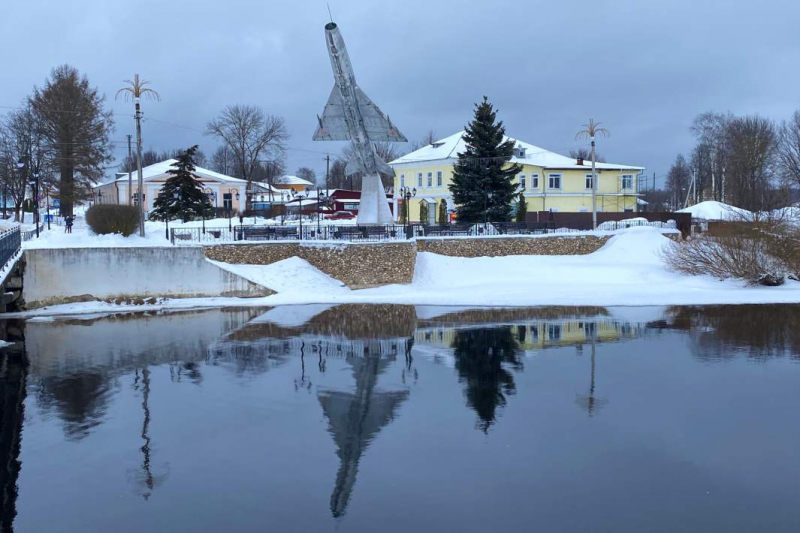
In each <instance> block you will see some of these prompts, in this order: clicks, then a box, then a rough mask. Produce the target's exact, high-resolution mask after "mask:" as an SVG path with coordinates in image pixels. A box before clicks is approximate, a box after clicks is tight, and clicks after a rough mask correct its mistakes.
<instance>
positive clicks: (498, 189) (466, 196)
mask: <svg viewBox="0 0 800 533" xmlns="http://www.w3.org/2000/svg"><path fill="white" fill-rule="evenodd" d="M496 120H497V113H495V111H494V108H493V107H492V104H490V103H489V100H488V99H487V98H486V97H485V96H484V97H483V102H482V103H480V104H476V105H475V118H474V119H473V121H472V122H471V123H470V124H469V125H468V126H467V128H466V131H465V132H464V141H465V142H466V144H467V149H466V151H464V152H463V153H460V154H458V162H457V163H456V165H455V168H454V171H453V181H452V183H451V184H450V192H451V193H452V194H453V201H454V202H455V204H456V214H457V216H458V220H460V221H464V222H481V221H483V220H484V217H485V216H487V218H488V219H489V220H490V221H492V222H507V221H509V220H510V219H511V201H512V199H513V198H514V194H515V193H516V189H517V187H516V185H514V183H513V180H514V176H515V175H516V174H517V173H519V172H520V170H522V167H520V166H519V165H517V164H514V165H511V166H507V163H508V161H509V160H510V159H511V157H512V155H513V154H514V141H513V140H511V139H507V140H506V139H505V127H504V126H503V122H502V121H499V122H495V121H496Z"/></svg>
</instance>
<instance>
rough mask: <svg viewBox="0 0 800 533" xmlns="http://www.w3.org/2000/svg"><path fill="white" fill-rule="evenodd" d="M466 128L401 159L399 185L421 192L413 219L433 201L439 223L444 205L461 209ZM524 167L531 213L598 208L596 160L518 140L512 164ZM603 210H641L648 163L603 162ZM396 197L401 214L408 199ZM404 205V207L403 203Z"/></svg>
mask: <svg viewBox="0 0 800 533" xmlns="http://www.w3.org/2000/svg"><path fill="white" fill-rule="evenodd" d="M463 135H464V132H463V131H461V132H458V133H456V134H454V135H451V136H450V137H447V138H445V139H442V140H440V141H436V142H435V143H433V144H429V145H427V146H424V147H422V148H420V149H419V150H416V151H414V152H411V153H410V154H408V155H405V156H403V157H401V158H399V159H395V160H394V161H392V162H391V163H389V165H390V166H391V167H392V168H393V169H394V172H395V177H394V188H395V190H396V191H397V190H400V188H401V187H411V188H412V189H416V195H415V196H414V197H413V198H412V199H411V201H410V202H409V211H410V218H411V220H412V221H419V214H420V205H421V203H423V202H426V203H427V204H428V220H427V222H428V223H431V224H432V223H435V222H436V214H437V213H438V211H439V207H440V203H441V202H446V203H447V207H448V211H452V210H454V209H455V206H454V205H453V199H452V195H451V194H450V189H449V188H448V186H449V185H450V182H451V180H452V179H453V167H454V165H455V164H456V162H457V161H458V154H459V153H461V152H464V151H465V150H466V143H465V142H464V139H463ZM513 163H517V164H519V165H520V166H521V167H522V170H521V171H520V173H519V174H518V175H517V176H516V178H515V182H516V183H517V186H518V187H519V190H520V191H522V192H523V193H524V195H525V199H526V201H527V204H528V212H535V211H553V212H559V211H561V212H590V211H591V209H592V188H591V187H592V163H591V161H583V160H580V159H578V160H576V159H573V158H571V157H567V156H563V155H560V154H557V153H555V152H550V151H549V150H545V149H543V148H539V147H538V146H534V145H532V144H528V143H524V142H521V141H515V149H514V156H513V157H512V158H511V161H510V162H509V164H513ZM596 169H597V178H598V179H597V194H596V196H597V210H598V212H624V211H636V210H637V205H638V201H637V200H638V197H639V193H638V181H639V180H638V175H639V174H641V173H642V172H643V171H644V167H636V166H629V165H617V164H612V163H597V165H596ZM398 196H399V195H395V200H394V201H395V209H394V213H395V214H398V213H400V211H399V209H404V207H403V206H402V202H403V200H401V199H400V198H398ZM398 204H399V205H398Z"/></svg>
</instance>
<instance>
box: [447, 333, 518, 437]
mask: <svg viewBox="0 0 800 533" xmlns="http://www.w3.org/2000/svg"><path fill="white" fill-rule="evenodd" d="M452 347H453V355H454V356H455V359H456V371H458V377H459V379H460V380H461V381H462V382H464V383H466V387H467V388H466V391H465V394H466V397H467V405H469V406H470V407H471V408H472V409H474V410H475V412H476V413H478V418H479V419H480V420H479V422H478V427H479V428H480V429H481V430H482V431H483V432H484V433H485V432H487V431H488V430H489V427H490V426H491V425H492V423H494V420H495V418H496V416H497V415H496V411H497V408H498V407H503V406H505V404H506V396H507V395H511V394H514V392H515V391H516V386H515V385H514V377H513V375H512V374H511V372H510V371H509V370H507V369H506V367H505V364H509V365H511V367H512V368H513V369H514V370H516V371H521V370H522V361H521V359H520V358H519V344H518V343H517V341H516V339H515V338H514V335H513V333H512V330H511V327H510V326H503V327H496V328H480V329H464V330H456V331H455V337H454V338H453V345H452Z"/></svg>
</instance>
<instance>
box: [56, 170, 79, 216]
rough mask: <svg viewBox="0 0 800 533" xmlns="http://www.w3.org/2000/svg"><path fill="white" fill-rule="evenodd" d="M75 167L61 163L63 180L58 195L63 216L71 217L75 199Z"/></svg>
mask: <svg viewBox="0 0 800 533" xmlns="http://www.w3.org/2000/svg"><path fill="white" fill-rule="evenodd" d="M74 173H75V169H74V168H73V167H72V165H69V164H62V165H61V182H60V184H59V188H58V197H59V202H60V204H61V216H62V217H71V216H72V210H73V203H74V200H75V175H74Z"/></svg>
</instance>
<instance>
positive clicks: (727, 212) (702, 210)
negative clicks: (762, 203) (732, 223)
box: [678, 200, 752, 220]
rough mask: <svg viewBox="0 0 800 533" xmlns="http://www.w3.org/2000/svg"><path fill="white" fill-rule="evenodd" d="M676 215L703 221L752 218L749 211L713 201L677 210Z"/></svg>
mask: <svg viewBox="0 0 800 533" xmlns="http://www.w3.org/2000/svg"><path fill="white" fill-rule="evenodd" d="M678 213H691V214H692V218H702V219H705V220H735V219H737V218H743V219H747V217H748V216H752V213H751V212H750V211H747V210H745V209H742V208H740V207H734V206H732V205H728V204H724V203H722V202H717V201H715V200H706V201H705V202H700V203H699V204H695V205H692V206H689V207H686V208H684V209H679V210H678Z"/></svg>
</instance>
